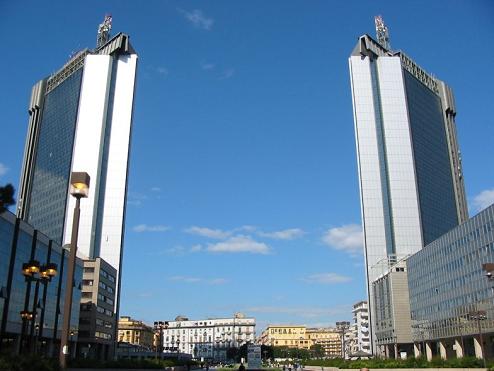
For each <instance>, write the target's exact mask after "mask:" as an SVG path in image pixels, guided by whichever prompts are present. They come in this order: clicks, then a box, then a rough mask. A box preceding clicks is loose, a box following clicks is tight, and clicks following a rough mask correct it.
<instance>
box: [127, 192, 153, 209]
mask: <svg viewBox="0 0 494 371" xmlns="http://www.w3.org/2000/svg"><path fill="white" fill-rule="evenodd" d="M147 199H148V196H146V195H145V194H142V193H139V192H129V193H128V194H127V204H128V205H133V206H141V205H142V204H143V201H145V200H147Z"/></svg>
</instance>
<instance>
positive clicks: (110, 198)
mask: <svg viewBox="0 0 494 371" xmlns="http://www.w3.org/2000/svg"><path fill="white" fill-rule="evenodd" d="M110 28H111V17H106V18H105V22H104V23H103V24H102V25H100V29H99V32H98V45H97V47H96V48H95V49H93V50H90V49H84V50H81V51H79V52H77V53H76V54H75V55H73V56H72V57H71V58H70V59H69V61H68V62H67V63H66V64H65V65H64V66H63V67H62V68H61V69H59V70H58V71H57V72H55V73H53V74H52V75H50V76H49V77H46V78H44V79H42V80H41V81H39V82H38V83H36V84H35V85H34V87H33V89H32V95H31V101H30V105H29V116H30V118H29V127H28V134H27V139H26V145H25V151H24V160H23V167H22V173H21V181H20V187H19V200H18V208H17V214H18V216H19V217H20V218H22V219H23V220H25V221H27V222H28V223H29V224H31V225H33V227H34V228H36V229H38V230H40V231H42V232H43V233H44V234H46V235H47V236H49V237H50V238H51V239H53V240H55V241H57V242H58V243H67V242H68V241H69V240H70V235H71V228H72V216H73V213H72V210H73V208H74V205H75V199H74V198H71V197H69V196H68V194H69V193H68V189H69V179H70V174H71V172H73V171H83V172H87V173H88V174H89V175H90V177H91V189H90V193H89V197H88V198H87V199H85V200H84V202H83V203H82V204H81V219H80V227H79V241H78V247H79V251H80V252H81V253H82V254H84V255H85V256H87V257H89V258H91V259H93V258H98V257H101V258H103V259H104V260H105V261H106V262H107V263H109V264H110V265H112V266H113V267H115V268H116V269H117V299H116V312H117V313H118V302H119V300H118V290H119V287H120V285H119V283H120V268H121V263H122V252H123V248H122V247H123V228H124V219H125V200H126V193H127V173H128V162H129V148H130V134H131V126H132V111H133V98H134V88H135V75H136V67H137V54H136V52H135V51H134V49H133V48H132V45H131V44H130V42H129V36H128V35H126V34H123V33H119V34H117V35H116V36H114V37H112V38H110V37H109V29H110Z"/></svg>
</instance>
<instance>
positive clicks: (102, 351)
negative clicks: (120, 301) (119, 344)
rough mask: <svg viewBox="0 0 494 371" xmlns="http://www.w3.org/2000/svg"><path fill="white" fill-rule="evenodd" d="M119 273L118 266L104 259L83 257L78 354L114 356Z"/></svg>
mask: <svg viewBox="0 0 494 371" xmlns="http://www.w3.org/2000/svg"><path fill="white" fill-rule="evenodd" d="M116 274H117V271H116V269H115V268H113V267H112V266H111V265H110V264H108V263H107V262H105V261H104V260H103V259H101V258H96V259H89V260H84V271H83V276H82V293H81V306H80V317H79V344H78V353H79V355H81V356H82V357H84V358H96V359H101V360H107V359H112V358H113V355H114V342H115V338H116V333H117V326H116V323H117V321H116V316H115V313H114V309H113V308H114V302H115V292H116Z"/></svg>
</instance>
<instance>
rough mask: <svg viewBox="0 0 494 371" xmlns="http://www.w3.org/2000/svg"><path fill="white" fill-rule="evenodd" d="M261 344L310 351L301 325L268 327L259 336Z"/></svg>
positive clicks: (304, 330) (308, 341)
mask: <svg viewBox="0 0 494 371" xmlns="http://www.w3.org/2000/svg"><path fill="white" fill-rule="evenodd" d="M261 344H263V345H270V346H273V347H289V348H299V349H310V345H311V344H310V340H309V339H307V337H306V326H303V325H268V327H267V328H266V330H264V331H263V332H262V334H261Z"/></svg>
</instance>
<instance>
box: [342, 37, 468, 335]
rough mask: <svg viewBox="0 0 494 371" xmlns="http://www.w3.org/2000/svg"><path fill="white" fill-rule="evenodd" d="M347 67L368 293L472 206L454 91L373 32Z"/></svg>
mask: <svg viewBox="0 0 494 371" xmlns="http://www.w3.org/2000/svg"><path fill="white" fill-rule="evenodd" d="M349 65H350V76H351V85H352V100H353V111H354V121H355V135H356V142H357V157H358V170H359V181H360V196H361V206H362V220H363V230H364V246H365V259H366V274H367V284H368V285H367V286H368V290H369V291H370V290H371V288H372V282H373V281H374V280H375V279H376V278H378V277H379V276H380V275H381V274H383V273H384V272H385V271H386V270H387V269H388V268H389V264H390V263H393V262H396V261H397V259H401V258H404V257H406V256H408V255H411V254H413V253H415V252H417V251H419V250H420V249H422V247H423V246H425V245H427V244H429V243H430V242H432V241H434V240H435V239H437V238H438V237H440V236H441V235H443V234H444V233H446V232H448V231H449V230H450V229H452V228H454V227H455V226H457V225H458V224H460V223H462V222H464V221H466V220H467V219H468V211H467V204H466V198H465V191H464V184H463V178H462V171H461V159H460V154H459V150H458V144H457V140H456V129H455V121H454V118H455V115H456V108H455V104H454V99H453V94H452V91H451V89H450V88H449V87H448V86H447V85H446V84H445V83H444V82H442V81H440V80H438V79H437V78H435V77H434V76H432V75H430V74H428V73H427V72H425V71H424V70H423V69H422V68H421V67H419V66H418V65H417V64H416V63H415V62H413V61H412V60H411V59H410V58H409V57H408V56H406V55H405V54H404V53H403V52H393V51H391V50H388V49H386V48H385V47H383V46H382V45H381V44H379V43H378V42H377V41H375V40H373V39H372V38H371V37H370V36H368V35H364V36H361V37H360V38H359V40H358V43H357V45H356V46H355V48H354V50H353V52H352V55H351V56H350V59H349ZM372 298H373V295H372V293H370V292H369V299H370V302H371V305H370V319H371V324H372V310H373V303H372V302H373V300H372ZM372 328H374V326H373V324H372Z"/></svg>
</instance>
